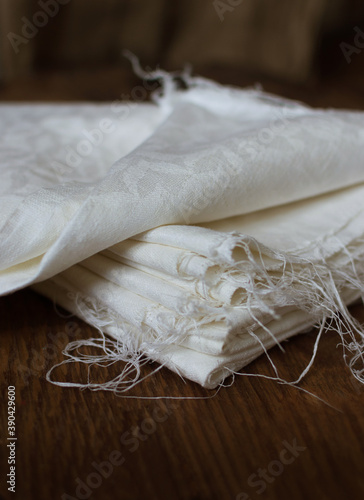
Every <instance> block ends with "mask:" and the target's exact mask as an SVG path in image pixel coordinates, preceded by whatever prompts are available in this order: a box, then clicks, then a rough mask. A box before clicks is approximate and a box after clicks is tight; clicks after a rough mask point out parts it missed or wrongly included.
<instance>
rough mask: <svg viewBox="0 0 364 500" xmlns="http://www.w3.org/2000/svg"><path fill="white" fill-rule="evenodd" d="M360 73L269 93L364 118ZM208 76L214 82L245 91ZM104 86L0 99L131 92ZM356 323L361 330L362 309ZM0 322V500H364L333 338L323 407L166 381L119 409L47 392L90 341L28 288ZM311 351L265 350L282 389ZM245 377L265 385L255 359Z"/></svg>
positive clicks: (305, 342) (33, 82)
mask: <svg viewBox="0 0 364 500" xmlns="http://www.w3.org/2000/svg"><path fill="white" fill-rule="evenodd" d="M363 57H364V56H363ZM360 64H362V60H361V63H360ZM360 71H362V70H361V66H358V65H357V66H355V64H354V62H353V65H352V66H351V67H350V68H346V69H345V71H343V70H342V69H341V70H340V71H339V73H337V74H333V75H330V76H329V77H327V78H326V80H325V79H324V80H323V81H322V80H320V81H319V82H318V81H317V82H315V81H314V82H311V83H310V84H309V85H308V86H300V87H298V86H289V85H286V86H282V85H281V84H279V83H276V82H267V84H266V86H265V87H266V88H267V89H268V90H271V91H274V92H281V93H282V94H284V95H287V96H289V97H295V98H299V99H303V100H305V101H306V102H309V103H311V104H313V105H322V106H340V107H351V108H355V107H356V108H361V109H364V96H363V93H362V91H361V88H362V87H360V85H359V83H358V82H359V81H360V78H361V76H360V74H361V75H362V72H361V73H360ZM215 73H216V71H215V72H214V71H212V70H211V72H210V73H209V74H210V75H211V76H213V75H214V74H215ZM217 73H218V72H217ZM218 74H220V80H221V81H224V82H229V81H230V82H232V83H235V84H237V83H239V82H240V83H242V84H244V83H251V82H252V79H251V78H250V77H245V76H244V77H243V76H242V75H240V76H239V74H236V73H231V74H230V75H229V74H228V73H224V74H222V73H221V72H220V73H218ZM100 75H101V76H100ZM100 75H99V76H98V77H97V75H96V76H95V74H93V80H92V82H91V83H90V79H89V78H88V76H89V75H88V73H87V71H85V72H84V73H77V74H73V75H63V74H57V73H54V74H49V75H41V76H34V77H32V78H30V79H29V80H23V81H20V82H16V83H14V84H13V85H12V86H9V87H6V88H3V89H2V90H0V99H3V100H4V99H7V100H19V99H48V100H52V99H57V100H58V99H66V100H72V99H98V100H100V99H101V100H102V99H114V98H117V97H118V90H117V87H118V88H119V90H120V89H121V92H123V93H125V92H126V91H127V89H128V88H129V90H130V85H131V83H130V82H131V81H132V79H129V80H128V79H127V78H124V76H125V75H124V73H123V71H118V70H115V71H114V70H110V71H109V72H108V70H107V71H106V70H103V71H102V72H101V73H100ZM117 75H119V76H118V78H119V82H118V81H117V79H116V80H115V77H116V76H117ZM350 75H351V76H350ZM353 75H354V76H353ZM358 75H359V76H358ZM359 77H360V78H359ZM67 82H68V83H67ZM100 82H101V84H100ZM115 82H117V83H115ZM98 83H99V85H98ZM82 86H83V87H82ZM80 88H82V89H83V90H82V91H80ZM100 89H101V90H100ZM353 314H354V315H355V316H356V317H357V318H358V319H360V320H361V321H364V309H363V307H362V306H355V307H354V308H353ZM0 321H1V351H0V355H1V365H0V366H1V371H2V378H1V381H2V392H1V395H2V408H3V409H2V411H1V414H0V425H1V427H0V430H1V454H0V457H1V458H0V459H1V464H0V465H1V467H0V471H1V494H0V498H1V499H7V498H17V499H21V500H23V499H24V500H26V499H37V500H49V499H52V500H53V499H68V500H70V499H75V498H77V499H86V498H92V499H95V500H96V499H97V500H98V499H100V500H108V499H130V500H136V499H151V500H160V499H186V500H187V499H188V500H210V499H219V500H225V499H231V500H235V499H238V500H247V499H248V498H251V499H257V498H266V499H277V500H278V499H279V500H282V499H286V498H287V499H307V498H311V499H319V500H321V499H322V500H324V499H330V500H335V499H344V498H345V499H346V498H348V499H351V500H356V499H362V498H364V416H363V415H364V410H363V403H364V387H363V386H362V385H361V384H360V383H359V382H357V381H356V380H355V379H354V378H353V377H352V376H351V374H350V372H349V369H348V368H347V367H346V366H345V363H344V361H343V359H342V350H341V348H340V347H337V344H338V342H339V340H340V339H339V337H338V335H337V334H336V333H334V332H328V333H326V334H325V335H324V336H323V338H322V340H321V342H320V346H319V352H318V355H317V359H316V361H315V364H314V366H313V368H312V369H311V371H310V372H309V374H308V375H307V376H306V378H305V379H304V380H303V382H302V383H301V385H300V387H301V388H302V389H305V390H307V391H311V392H313V393H314V394H316V395H317V396H318V397H319V398H321V399H323V400H325V401H326V402H327V404H325V403H324V402H322V401H320V400H319V399H317V398H315V397H313V396H311V395H309V394H308V393H306V392H303V391H301V390H299V389H297V388H294V387H291V386H288V385H280V384H277V383H276V382H274V381H271V380H268V379H264V378H257V377H246V376H241V377H237V378H236V380H235V383H234V384H233V385H232V386H231V387H227V388H222V389H221V390H220V391H219V392H218V394H216V395H214V391H212V392H211V391H207V390H204V389H202V388H201V387H199V386H197V385H196V384H194V383H192V382H189V381H186V382H184V381H182V380H181V379H180V378H179V377H178V376H177V375H175V374H173V373H172V372H170V371H169V370H167V369H163V370H161V371H159V372H158V373H157V374H155V376H153V377H150V378H149V379H147V380H145V381H144V382H143V383H142V384H140V385H139V386H137V387H135V388H134V389H133V390H132V392H131V393H130V395H132V396H137V398H123V397H117V396H115V395H114V394H113V393H107V392H91V391H89V390H85V391H80V390H79V389H77V388H61V387H57V386H54V385H52V384H50V383H49V382H47V381H46V380H45V375H46V372H47V370H48V369H49V368H50V367H51V366H53V365H54V364H56V363H58V362H60V361H61V360H62V359H63V356H62V353H61V351H62V348H63V347H64V346H65V345H66V344H67V342H68V341H72V340H76V339H81V338H88V337H90V336H93V335H95V332H93V331H92V329H91V328H90V327H89V326H88V325H86V324H85V323H83V322H82V321H81V320H79V319H77V318H74V317H67V313H66V312H65V311H62V310H56V309H55V308H54V306H53V304H52V303H51V302H50V301H48V300H47V299H45V298H43V297H41V296H39V295H37V294H36V293H35V292H33V291H31V290H29V289H28V290H22V291H19V292H17V293H15V294H13V295H9V296H6V297H2V298H1V299H0ZM314 340H315V332H314V331H312V332H310V333H306V334H303V335H299V336H297V337H295V338H294V339H292V340H290V341H289V342H287V343H285V347H286V354H282V353H281V352H280V351H279V350H278V349H273V350H272V358H273V360H274V361H275V363H276V364H277V366H278V367H279V369H280V373H281V375H282V377H284V378H286V379H289V380H293V379H295V378H296V377H297V376H298V374H299V373H300V372H301V371H302V369H303V367H304V366H305V364H306V363H307V362H308V361H309V359H310V356H311V352H312V348H313V344H314ZM153 368H156V365H151V366H148V367H146V368H145V372H144V373H146V374H147V373H150V372H151V371H152V370H153ZM248 368H249V369H248V370H246V372H249V373H255V374H257V373H266V374H271V373H270V372H269V369H268V363H267V360H266V359H265V358H264V357H262V358H260V359H258V360H257V361H256V362H254V363H252V364H251V365H250V366H249V367H248ZM120 369H121V367H120V366H117V365H114V366H112V367H110V368H109V370H108V371H105V370H102V369H100V370H99V372H97V373H96V372H95V376H96V377H98V380H105V379H106V378H107V377H108V376H113V375H116V374H117V373H118V370H119V371H120ZM57 376H58V377H59V379H63V380H66V379H67V380H79V379H80V378H81V379H82V378H83V379H84V377H85V373H84V372H82V371H81V369H80V367H77V366H73V367H71V366H70V365H68V366H67V367H66V368H65V369H64V370H62V369H60V370H59V371H58V372H57ZM9 385H10V386H15V388H16V436H17V444H16V493H15V494H12V493H8V492H7V485H6V484H5V482H6V474H7V473H8V470H9V465H8V463H7V459H8V454H9V452H8V448H7V440H6V437H7V424H6V417H7V405H6V398H7V387H8V386H9ZM213 395H214V396H213ZM141 396H144V397H147V398H153V397H154V398H155V397H159V396H164V397H170V398H172V399H140V397H141ZM212 396H213V397H212ZM180 397H182V398H191V397H192V398H197V399H178V398H180ZM173 398H177V399H173ZM330 405H331V406H330Z"/></svg>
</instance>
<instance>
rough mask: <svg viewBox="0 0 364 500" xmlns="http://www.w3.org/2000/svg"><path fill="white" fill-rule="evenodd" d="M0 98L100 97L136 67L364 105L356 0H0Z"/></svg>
mask: <svg viewBox="0 0 364 500" xmlns="http://www.w3.org/2000/svg"><path fill="white" fill-rule="evenodd" d="M0 30H1V31H0V34H1V40H0V100H109V99H115V98H118V97H119V96H120V95H121V94H126V95H125V97H128V95H129V94H128V93H130V89H131V88H132V87H133V85H135V84H136V83H137V82H138V79H137V77H136V76H135V75H134V74H133V72H132V70H131V66H130V63H129V62H128V61H127V60H126V59H125V58H123V56H122V50H123V49H129V50H130V51H132V52H134V53H135V54H136V55H137V56H138V57H139V59H140V62H141V64H142V65H143V66H144V67H148V68H154V67H156V66H159V67H161V68H163V69H166V70H172V71H175V70H180V69H182V68H183V67H184V65H185V64H186V63H190V64H191V65H192V67H193V73H194V74H200V75H203V76H206V77H209V78H214V79H216V80H218V81H220V82H222V83H227V84H235V85H241V86H243V85H251V84H254V83H256V82H261V83H262V84H263V87H264V88H265V89H266V90H268V91H272V92H275V93H280V94H284V95H286V96H288V97H292V98H298V99H302V100H304V101H306V102H308V103H310V104H312V105H320V106H339V107H347V108H364V92H363V88H364V86H363V84H364V78H363V76H364V2H363V0H180V1H178V0H175V1H174V0H0Z"/></svg>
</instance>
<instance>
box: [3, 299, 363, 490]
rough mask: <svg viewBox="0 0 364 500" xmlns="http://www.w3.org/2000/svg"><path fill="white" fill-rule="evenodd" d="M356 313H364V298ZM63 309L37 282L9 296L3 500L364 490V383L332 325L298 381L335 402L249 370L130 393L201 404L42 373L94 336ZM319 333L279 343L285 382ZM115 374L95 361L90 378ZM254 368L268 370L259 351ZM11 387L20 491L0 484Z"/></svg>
mask: <svg viewBox="0 0 364 500" xmlns="http://www.w3.org/2000/svg"><path fill="white" fill-rule="evenodd" d="M353 312H354V314H355V316H356V317H358V318H359V319H361V320H362V321H364V311H363V308H362V307H361V306H357V307H355V308H354V309H353ZM65 316H68V315H67V313H66V311H63V310H55V308H54V305H53V304H52V303H51V302H49V301H48V300H47V299H45V298H43V297H41V296H39V295H37V294H36V293H35V292H33V291H31V290H24V291H20V292H17V293H15V294H13V295H10V296H7V297H3V298H2V299H1V301H0V317H1V327H2V328H1V329H2V332H1V372H2V377H1V380H2V393H1V394H2V400H3V402H4V404H3V411H2V412H1V421H0V425H1V427H0V428H1V430H2V436H1V437H2V439H1V443H0V445H1V447H2V450H1V468H0V470H1V473H2V477H1V484H2V490H3V492H2V497H1V498H3V499H5V498H18V499H28V498H30V499H33V498H34V499H39V500H43V499H44V500H46V499H59V498H62V499H70V498H80V499H82V498H92V499H100V500H104V499H114V498H115V499H130V500H134V499H144V498H146V499H147V498H148V499H153V500H154V499H156V500H159V499H164V498H166V499H188V500H197V499H198V500H205V499H206V500H207V499H232V500H233V499H239V500H243V499H248V498H251V499H255V498H267V499H282V498H283V499H285V498H292V499H307V498H314V499H330V500H332V499H344V498H350V499H360V498H362V497H363V493H364V476H363V463H364V418H363V403H364V386H362V385H361V384H360V383H359V382H357V381H356V380H355V379H354V378H353V377H351V375H350V372H349V370H348V368H347V367H346V366H345V364H344V361H343V359H342V352H341V349H340V348H338V347H337V344H338V341H339V337H338V336H337V335H336V334H335V333H333V332H331V333H327V334H325V335H324V336H323V338H322V341H321V343H320V347H319V352H318V356H317V359H316V361H315V364H314V367H313V368H312V370H311V371H310V372H309V374H308V375H307V377H306V378H305V379H304V381H303V382H302V384H301V388H302V389H306V390H308V391H310V392H313V393H314V394H315V395H317V396H318V397H320V398H322V399H324V400H325V401H326V402H327V404H325V403H323V402H322V401H319V400H318V399H317V398H315V397H313V396H311V395H309V394H307V393H305V392H303V391H300V390H298V389H296V388H293V387H290V386H287V385H279V384H277V383H276V382H274V381H271V380H267V379H263V378H257V377H246V376H241V377H237V378H236V380H235V383H234V384H233V385H232V386H231V387H226V388H222V389H220V391H219V392H218V394H216V395H214V394H215V392H214V391H207V390H204V389H202V388H201V387H199V386H198V385H197V384H194V383H192V382H189V381H186V383H184V382H183V381H182V380H181V379H180V378H179V377H178V376H177V375H175V374H174V373H172V372H170V371H169V370H168V369H162V370H160V371H159V372H158V373H156V374H155V375H154V376H153V377H150V378H149V379H147V380H146V381H145V382H143V383H142V384H141V385H139V386H137V387H136V388H135V389H134V390H133V391H132V393H131V394H130V395H133V396H139V397H140V396H147V397H158V396H170V397H172V398H175V397H184V398H191V397H193V398H206V399H164V400H163V399H154V400H153V399H138V398H136V399H131V398H123V397H117V396H115V395H114V394H112V393H106V392H91V391H89V390H85V391H80V390H79V389H75V388H61V387H57V386H54V385H51V384H50V383H49V382H47V381H46V380H45V374H46V371H47V370H48V369H49V368H50V367H51V366H53V365H54V364H55V363H57V362H59V361H61V360H62V359H63V356H62V354H61V350H62V347H64V346H65V345H66V343H67V342H68V341H71V340H76V339H78V338H86V337H89V336H91V335H94V334H95V332H93V331H92V329H91V328H90V327H89V326H88V325H86V324H85V323H83V322H82V321H81V320H79V319H77V318H74V317H65ZM314 340H315V332H311V333H307V334H302V335H299V336H298V337H296V338H294V339H292V340H290V341H288V342H286V343H285V350H286V353H285V354H283V353H281V352H280V351H279V349H277V348H275V349H273V350H272V358H273V360H274V361H275V363H276V364H277V366H278V367H279V370H280V373H281V374H282V376H283V377H285V378H286V379H288V380H293V379H294V378H295V377H297V376H298V375H299V373H300V371H301V370H302V368H303V367H304V366H305V364H306V363H307V362H308V360H309V358H310V355H311V352H312V347H313V343H314ZM74 368H75V369H67V370H66V371H63V370H60V371H59V372H57V373H56V374H57V378H58V379H59V380H62V379H64V378H66V379H68V380H74V381H79V380H80V379H82V378H84V377H85V373H82V372H81V371H80V370H79V368H78V367H74ZM153 368H156V365H151V366H148V367H146V369H145V370H144V373H145V374H148V373H150V372H151V371H152V370H153ZM119 369H120V366H119V367H118V366H113V367H111V368H109V369H108V370H107V372H106V370H101V369H100V371H99V372H98V373H96V372H95V373H94V377H95V380H106V378H107V376H112V375H116V374H117V372H118V370H119ZM248 372H249V373H266V374H271V372H270V371H269V369H268V367H267V361H266V359H265V358H264V357H261V358H260V359H258V360H257V361H256V362H254V363H252V364H251V365H250V366H249V370H246V373H248ZM227 382H229V381H227ZM9 385H13V386H15V387H16V436H17V444H16V494H15V495H13V494H10V493H9V495H8V494H6V489H5V488H4V479H5V478H4V476H5V472H6V473H7V469H8V468H9V466H8V465H7V463H6V460H7V456H8V453H7V450H6V439H5V437H6V427H7V426H6V404H5V402H6V393H7V386H9ZM212 396H213V397H212ZM329 405H331V406H329ZM287 443H288V444H287ZM292 447H293V448H294V449H293V450H292V449H291V448H292ZM284 449H287V451H286V452H285V451H283V450H284ZM282 460H283V462H287V463H282ZM106 462H108V463H106ZM100 467H101V469H99V468H100ZM100 470H102V473H103V475H104V476H105V477H102V475H101V474H100ZM264 470H265V472H264ZM98 471H99V472H98ZM259 475H262V477H261V478H259ZM85 485H86V486H85ZM263 490H264V491H263ZM260 492H261V493H260ZM66 494H67V495H69V496H66Z"/></svg>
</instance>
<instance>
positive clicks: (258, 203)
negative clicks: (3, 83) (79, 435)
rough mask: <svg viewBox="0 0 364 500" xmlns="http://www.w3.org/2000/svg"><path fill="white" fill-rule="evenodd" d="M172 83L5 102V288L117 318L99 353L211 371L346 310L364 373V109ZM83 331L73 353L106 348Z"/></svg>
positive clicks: (100, 323)
mask: <svg viewBox="0 0 364 500" xmlns="http://www.w3.org/2000/svg"><path fill="white" fill-rule="evenodd" d="M165 78H166V79H167V80H168V77H167V76H166V77H165ZM168 82H169V85H166V87H165V88H167V89H168V91H167V92H165V93H164V95H159V96H156V101H157V104H137V105H133V106H130V104H128V103H126V104H118V105H115V103H114V104H113V105H109V106H107V105H103V106H93V105H77V106H71V105H70V106H55V105H52V106H41V105H38V106H29V105H28V106H20V105H18V106H3V107H2V109H1V110H0V112H1V115H2V117H3V120H2V122H1V127H3V130H2V132H3V133H2V134H1V137H2V139H1V140H2V144H1V145H0V147H1V150H2V158H1V171H2V173H3V177H4V178H5V181H6V183H5V184H4V183H3V184H2V186H1V187H2V190H1V200H2V201H3V210H2V212H1V222H0V227H1V228H2V238H1V241H0V249H1V269H2V270H1V272H0V290H1V293H8V292H10V291H13V290H16V289H18V288H21V287H23V286H26V285H29V284H33V287H34V288H35V289H36V290H38V291H39V292H40V293H43V294H45V295H47V296H48V297H51V298H52V299H54V300H56V301H57V302H58V303H59V304H61V305H63V306H64V307H66V308H67V309H69V310H70V311H72V312H74V313H75V314H77V315H79V316H80V317H82V318H83V319H85V320H86V321H88V322H89V323H90V324H93V325H94V326H96V327H98V328H99V329H100V331H102V332H105V333H107V334H108V336H109V337H108V340H105V339H102V341H100V342H101V343H100V342H99V341H98V340H95V341H87V342H86V343H88V345H90V343H91V344H93V342H94V344H93V345H97V346H101V347H102V348H103V350H104V354H103V355H102V356H100V357H97V361H100V360H101V359H102V360H106V361H107V362H110V361H111V360H120V359H123V360H125V361H126V362H127V366H130V367H131V368H132V369H134V370H136V372H137V374H139V367H140V363H141V361H140V359H141V358H140V354H141V353H142V354H143V355H144V357H145V358H147V359H153V360H157V361H159V362H160V363H163V364H164V365H166V366H168V367H169V368H171V369H172V370H174V371H176V372H178V373H180V374H181V375H183V376H186V377H188V378H190V379H191V380H194V381H196V382H198V383H200V384H201V385H203V386H205V387H208V388H213V387H216V386H217V385H218V384H220V383H221V382H222V381H223V380H224V378H225V377H226V376H228V375H229V374H231V373H232V372H233V371H236V370H240V369H241V368H242V367H244V366H245V365H246V364H248V363H249V362H251V361H252V360H253V359H255V358H256V357H257V356H259V355H260V354H261V353H263V352H267V349H269V348H270V347H272V346H273V345H275V344H277V343H280V342H281V341H283V340H285V339H287V338H288V337H290V336H292V335H294V334H296V333H299V332H300V331H304V330H307V328H309V327H311V326H312V325H314V324H320V323H321V324H323V322H324V321H325V319H327V318H338V313H341V317H340V319H339V320H338V324H337V329H338V331H339V333H340V335H341V338H342V341H343V344H344V347H345V349H346V351H345V352H346V354H350V356H348V357H347V360H348V363H349V365H350V367H351V370H352V372H353V374H354V375H355V376H356V377H357V378H358V379H361V380H362V379H363V368H362V367H361V366H360V361H362V353H363V347H364V345H363V338H364V336H363V332H362V329H361V327H360V325H358V324H357V323H356V322H355V321H354V320H353V318H351V316H350V314H349V313H348V311H347V309H346V305H347V304H349V303H351V302H352V301H354V300H356V299H357V298H359V297H360V296H362V295H363V289H364V286H363V283H364V217H363V212H364V184H363V183H364V162H363V160H364V154H363V151H364V149H363V146H364V120H363V118H364V115H363V114H362V113H355V112H344V111H333V110H328V111H324V110H313V109H310V108H307V107H305V106H303V105H301V104H297V103H294V102H291V101H286V100H282V99H280V98H275V97H273V96H270V95H267V94H265V93H263V92H260V91H256V90H238V89H231V88H228V87H222V86H219V85H217V84H214V83H212V82H210V81H206V80H203V79H191V78H190V79H189V81H188V86H189V88H188V90H186V91H178V90H176V89H175V88H174V87H173V85H171V81H170V80H168ZM34 120H35V121H36V123H37V130H35V128H34ZM19 124H21V125H19ZM101 136H102V138H101ZM19 139H21V142H20V143H21V147H19ZM5 141H6V142H5ZM85 141H86V142H85ZM4 144H6V147H5V146H4ZM85 151H87V152H88V154H84V153H85ZM71 163H72V164H71ZM62 165H63V167H64V168H63V169H62V167H60V166H62ZM50 167H53V170H52V168H50ZM14 168H16V169H17V170H18V174H17V175H16V176H14V175H13V170H14ZM22 176H23V177H24V179H26V181H25V180H23V182H22V183H20V181H19V179H21V178H22ZM111 338H113V339H114V341H111V340H110V339H111ZM81 344H82V342H81V343H80V342H76V343H72V344H70V346H69V349H68V350H67V351H66V353H67V356H68V361H83V362H87V363H92V362H94V361H95V359H96V358H93V357H92V356H90V357H87V356H84V355H82V356H80V355H79V353H78V351H77V349H78V347H79V346H80V345H81ZM131 368H130V369H131ZM122 375H123V376H122V377H118V378H117V380H115V381H111V383H110V384H109V385H107V388H112V389H115V388H119V387H120V386H122V384H125V386H126V387H128V386H130V385H131V384H132V383H134V381H135V377H134V378H133V377H132V379H131V380H132V382H131V383H130V384H128V377H130V370H129V368H127V369H126V371H125V373H123V374H122ZM86 385H88V386H89V387H92V388H98V387H99V386H98V384H93V383H89V384H86Z"/></svg>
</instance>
